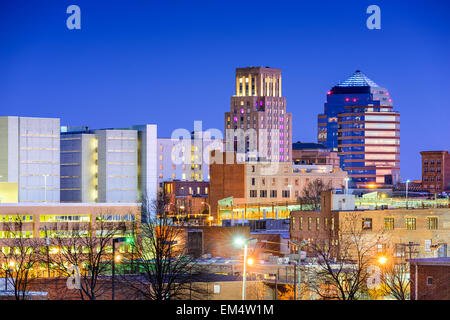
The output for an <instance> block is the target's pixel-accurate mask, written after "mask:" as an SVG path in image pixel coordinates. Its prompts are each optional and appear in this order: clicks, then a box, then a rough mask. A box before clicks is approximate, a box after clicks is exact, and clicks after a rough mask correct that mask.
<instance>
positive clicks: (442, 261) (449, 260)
mask: <svg viewBox="0 0 450 320" xmlns="http://www.w3.org/2000/svg"><path fill="white" fill-rule="evenodd" d="M408 261H409V262H410V263H413V264H421V265H448V266H450V257H440V258H421V259H409V260H408Z"/></svg>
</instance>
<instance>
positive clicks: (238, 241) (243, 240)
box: [234, 237, 257, 300]
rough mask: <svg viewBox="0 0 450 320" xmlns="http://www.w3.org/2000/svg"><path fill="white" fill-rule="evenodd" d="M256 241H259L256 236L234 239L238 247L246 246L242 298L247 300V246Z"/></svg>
mask: <svg viewBox="0 0 450 320" xmlns="http://www.w3.org/2000/svg"><path fill="white" fill-rule="evenodd" d="M255 241H257V240H256V239H255V238H251V239H246V238H243V237H237V238H235V239H234V244H235V246H237V247H242V246H243V247H244V260H243V265H244V267H243V268H244V270H243V274H242V300H245V281H246V278H247V247H248V244H249V243H253V242H255ZM252 260H253V259H252Z"/></svg>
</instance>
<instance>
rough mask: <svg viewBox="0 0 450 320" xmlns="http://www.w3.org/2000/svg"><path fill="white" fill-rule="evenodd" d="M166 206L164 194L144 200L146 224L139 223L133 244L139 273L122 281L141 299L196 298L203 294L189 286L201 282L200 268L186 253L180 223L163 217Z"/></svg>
mask: <svg viewBox="0 0 450 320" xmlns="http://www.w3.org/2000/svg"><path fill="white" fill-rule="evenodd" d="M166 205H167V203H166V199H165V197H161V196H160V197H158V199H156V200H148V199H143V205H142V211H143V215H145V216H147V223H143V224H142V225H141V229H140V234H139V237H138V239H136V241H135V245H134V249H135V253H134V255H135V257H136V261H135V263H136V268H137V270H138V271H139V275H138V276H134V277H130V276H124V277H123V278H122V280H123V281H126V282H127V285H128V286H129V287H131V288H133V289H134V291H135V292H137V296H139V297H141V298H143V299H148V300H170V299H189V298H190V299H195V298H198V297H199V296H201V295H203V292H201V290H197V289H198V288H199V286H193V285H192V283H193V282H198V281H201V278H202V275H203V272H202V268H200V266H199V265H198V264H197V263H196V261H195V259H194V257H192V256H190V255H188V248H187V245H186V235H185V229H184V228H183V226H182V225H180V224H177V225H175V224H173V222H172V220H171V219H169V218H167V217H166V215H165V209H166V208H165V207H166ZM144 211H146V212H144Z"/></svg>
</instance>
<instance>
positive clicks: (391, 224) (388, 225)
mask: <svg viewBox="0 0 450 320" xmlns="http://www.w3.org/2000/svg"><path fill="white" fill-rule="evenodd" d="M372 223H373V222H372V218H363V219H362V229H363V230H372V228H373V224H372ZM416 225H417V219H416V218H414V217H407V218H405V226H406V230H416ZM438 225H439V221H438V218H437V217H427V229H428V230H437V229H438ZM394 229H395V218H392V217H387V218H384V230H394Z"/></svg>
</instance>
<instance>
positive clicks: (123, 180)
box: [61, 125, 157, 203]
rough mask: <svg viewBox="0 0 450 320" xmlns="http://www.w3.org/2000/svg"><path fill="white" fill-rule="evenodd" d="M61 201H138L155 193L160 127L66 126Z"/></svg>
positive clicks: (62, 159) (154, 196)
mask: <svg viewBox="0 0 450 320" xmlns="http://www.w3.org/2000/svg"><path fill="white" fill-rule="evenodd" d="M61 135H62V137H61V202H105V203H113V202H124V203H132V202H138V201H140V200H141V199H142V197H143V196H144V195H145V196H147V197H148V199H149V200H151V199H155V198H156V194H157V177H156V172H157V169H156V143H157V142H156V141H157V138H156V125H143V126H134V127H131V128H125V129H101V130H89V129H88V128H72V127H63V128H62V133H61Z"/></svg>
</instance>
